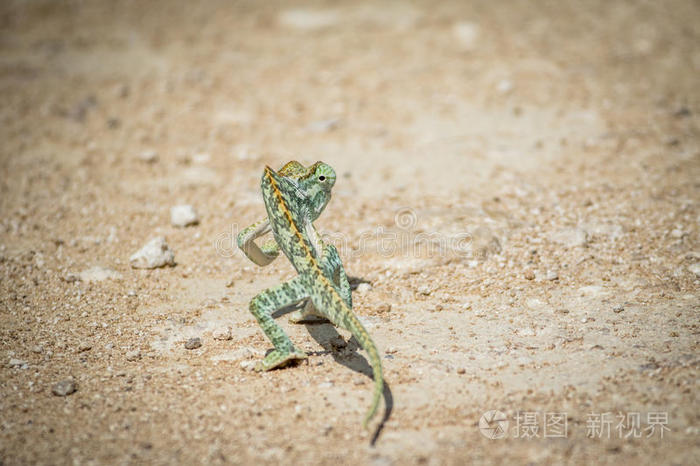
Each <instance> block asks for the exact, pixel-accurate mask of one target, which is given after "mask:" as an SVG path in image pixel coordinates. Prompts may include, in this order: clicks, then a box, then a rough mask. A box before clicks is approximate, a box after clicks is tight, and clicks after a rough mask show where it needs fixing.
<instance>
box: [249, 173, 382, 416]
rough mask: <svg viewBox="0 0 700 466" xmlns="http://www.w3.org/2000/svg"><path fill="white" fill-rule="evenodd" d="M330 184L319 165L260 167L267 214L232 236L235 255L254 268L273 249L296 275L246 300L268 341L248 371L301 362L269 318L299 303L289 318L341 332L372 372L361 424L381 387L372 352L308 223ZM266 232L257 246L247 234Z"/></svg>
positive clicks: (328, 251)
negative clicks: (321, 322)
mask: <svg viewBox="0 0 700 466" xmlns="http://www.w3.org/2000/svg"><path fill="white" fill-rule="evenodd" d="M335 181H336V175H335V171H334V170H333V168H332V167H331V166H330V165H328V164H326V163H323V162H316V163H315V164H313V165H311V166H310V167H308V168H305V167H304V166H303V165H302V164H300V163H299V162H296V161H291V162H289V163H287V164H286V165H284V167H282V168H281V169H280V170H279V171H278V172H275V171H274V170H273V169H271V168H270V167H269V166H266V167H265V169H264V171H263V175H262V179H261V182H260V186H261V190H262V194H263V200H264V203H265V209H266V210H267V218H265V219H263V220H260V221H258V222H256V223H254V224H252V225H251V226H249V227H248V228H245V229H244V230H242V231H241V232H240V233H239V235H238V238H237V241H238V247H239V248H240V249H241V250H242V251H243V253H244V254H245V255H246V256H247V257H248V258H249V259H250V260H252V261H253V262H254V263H256V264H258V265H260V266H264V265H267V264H269V263H270V262H272V261H273V260H274V259H275V258H276V257H277V256H278V255H279V251H280V250H281V251H282V252H283V253H284V254H285V255H286V256H287V258H288V259H289V261H290V262H291V263H292V265H293V267H294V268H295V270H296V271H297V273H298V276H296V277H294V278H293V279H291V280H289V281H287V282H285V283H282V284H280V285H277V286H274V287H271V288H268V289H267V290H264V291H263V292H261V293H260V294H258V295H257V296H255V297H254V298H253V299H252V300H251V301H250V305H249V310H250V312H251V313H252V314H253V316H254V317H255V318H256V320H257V321H258V323H259V324H260V327H261V328H262V330H263V332H264V333H265V335H266V336H267V337H268V338H269V339H270V341H271V342H272V344H273V346H274V349H273V350H272V351H271V352H270V353H268V354H267V356H265V358H264V359H263V360H262V361H260V362H259V363H258V364H257V366H256V370H258V371H268V370H271V369H275V368H278V367H283V366H285V365H287V364H288V363H290V362H292V361H295V360H303V359H307V357H308V356H307V355H306V353H304V352H303V351H302V350H300V349H298V348H297V347H296V346H294V344H293V343H292V341H291V340H290V339H289V336H288V335H287V334H286V333H285V332H284V330H283V329H282V328H281V327H280V326H279V325H278V324H277V323H276V322H275V320H274V319H273V318H272V314H273V313H274V312H275V311H277V310H278V309H281V308H285V307H288V306H290V305H294V304H298V303H300V302H304V307H303V308H301V309H300V310H297V311H296V312H294V313H292V315H291V317H290V322H292V323H300V322H302V321H304V320H306V318H307V317H309V316H317V317H321V318H325V319H327V320H329V321H330V322H331V323H332V324H334V325H335V326H337V327H340V328H344V329H346V330H348V331H349V332H350V333H351V334H352V335H353V336H354V337H355V339H356V340H357V341H358V342H359V343H360V346H361V347H362V349H364V350H365V351H366V352H367V354H368V356H369V362H370V366H371V367H372V375H373V377H374V391H373V397H372V404H371V405H370V408H369V410H368V412H367V414H366V416H365V419H364V422H363V426H364V427H365V428H367V426H368V423H369V421H370V420H371V419H372V417H373V416H374V415H375V414H376V411H377V408H378V406H379V402H380V400H381V397H382V395H383V390H384V378H383V372H382V363H381V359H380V356H379V351H378V350H377V347H376V345H375V344H374V341H373V340H372V338H371V337H370V335H369V333H368V332H367V330H366V329H365V328H364V326H363V325H362V323H361V322H360V321H359V320H358V318H357V316H355V314H353V312H352V296H351V290H350V283H349V282H348V278H347V275H346V273H345V269H344V268H343V263H342V261H341V260H340V256H339V255H338V251H337V249H336V248H335V246H334V245H332V244H328V243H325V242H324V241H323V240H322V239H321V237H320V236H319V234H318V232H317V231H316V229H315V227H314V225H313V222H314V221H315V220H316V219H317V218H318V217H319V216H320V214H321V212H323V210H324V209H325V207H326V205H327V204H328V202H329V201H330V198H331V188H332V187H333V185H334V184H335ZM269 231H272V233H273V237H274V240H272V241H268V242H267V243H265V244H264V245H263V246H262V248H261V247H258V245H257V244H255V239H256V238H258V237H260V236H262V235H264V234H266V233H267V232H269Z"/></svg>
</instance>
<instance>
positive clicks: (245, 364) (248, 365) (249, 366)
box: [240, 360, 257, 371]
mask: <svg viewBox="0 0 700 466" xmlns="http://www.w3.org/2000/svg"><path fill="white" fill-rule="evenodd" d="M256 364H257V363H256V362H255V361H248V360H246V361H241V362H240V366H241V369H245V370H247V371H252V370H253V369H254V368H255V365H256Z"/></svg>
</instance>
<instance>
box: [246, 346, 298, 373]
mask: <svg viewBox="0 0 700 466" xmlns="http://www.w3.org/2000/svg"><path fill="white" fill-rule="evenodd" d="M300 359H308V356H307V355H306V353H304V352H303V351H301V350H299V349H296V348H294V349H293V350H292V351H284V352H282V351H279V350H276V349H275V350H272V351H271V352H270V353H269V354H268V355H267V356H265V359H263V360H262V361H260V362H258V363H257V364H256V365H255V370H256V371H257V372H263V371H269V370H272V369H275V368H278V367H284V366H285V365H287V364H289V363H290V362H292V361H296V360H300Z"/></svg>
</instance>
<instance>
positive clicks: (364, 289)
mask: <svg viewBox="0 0 700 466" xmlns="http://www.w3.org/2000/svg"><path fill="white" fill-rule="evenodd" d="M371 289H372V285H370V284H369V283H360V284H359V285H357V292H358V293H359V294H367V293H368V292H369V290H371Z"/></svg>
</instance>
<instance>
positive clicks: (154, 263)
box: [129, 236, 175, 269]
mask: <svg viewBox="0 0 700 466" xmlns="http://www.w3.org/2000/svg"><path fill="white" fill-rule="evenodd" d="M129 262H130V263H131V266H132V267H133V268H135V269H156V268H158V267H164V266H166V265H170V266H172V265H175V253H174V252H173V251H172V250H171V249H170V247H169V246H168V244H167V243H166V242H165V238H163V237H162V236H158V237H156V238H153V239H152V240H150V241H149V242H148V243H147V244H146V245H145V246H144V247H142V248H141V249H139V250H138V251H136V252H135V253H134V254H132V256H131V257H130V258H129Z"/></svg>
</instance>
